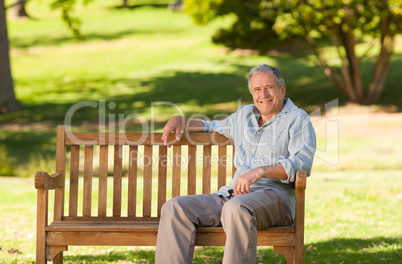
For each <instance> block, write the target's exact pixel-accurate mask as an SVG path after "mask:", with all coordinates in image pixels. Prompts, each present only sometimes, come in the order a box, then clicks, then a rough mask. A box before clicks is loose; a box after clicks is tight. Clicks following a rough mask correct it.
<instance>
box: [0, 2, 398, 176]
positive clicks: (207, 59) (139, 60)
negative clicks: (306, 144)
mask: <svg viewBox="0 0 402 264" xmlns="http://www.w3.org/2000/svg"><path fill="white" fill-rule="evenodd" d="M119 3H120V2H118V1H116V2H112V3H111V2H110V1H107V0H102V1H94V2H93V3H90V4H89V5H87V6H81V5H79V6H77V8H76V14H77V16H79V17H80V18H81V20H82V27H81V29H82V33H83V36H84V37H85V38H84V40H77V39H75V38H73V37H72V34H71V32H69V31H68V29H67V27H66V26H65V25H64V24H63V23H62V21H61V19H60V18H59V13H58V12H56V11H51V10H50V9H49V1H48V0H46V1H31V2H29V3H28V11H29V12H30V14H31V15H32V16H33V17H34V18H35V19H32V20H28V21H25V22H15V21H8V23H9V37H10V47H11V61H12V71H13V77H14V81H15V92H16V95H17V97H18V99H19V100H20V101H21V103H22V104H23V106H24V107H23V109H22V110H21V111H19V112H17V113H12V114H7V115H0V124H1V126H0V129H1V133H0V149H1V150H2V151H1V152H0V158H1V159H2V160H5V161H6V162H4V163H1V164H0V175H7V176H22V177H32V173H33V171H34V170H36V169H33V168H35V167H37V165H38V164H52V162H53V157H54V142H55V126H56V125H57V124H63V123H64V121H65V117H66V114H67V113H68V111H69V109H71V107H72V106H74V105H75V104H77V103H79V102H85V101H90V102H92V103H96V104H97V107H83V108H80V109H78V110H77V111H75V112H74V115H73V117H72V125H73V126H74V129H81V130H96V129H97V124H98V123H99V119H100V118H99V108H100V107H99V106H100V104H101V103H102V102H104V103H105V106H106V109H105V112H104V115H105V117H106V124H108V121H111V120H112V118H115V119H118V116H119V115H124V117H127V116H129V115H130V114H136V115H137V116H138V117H142V119H145V120H147V121H148V125H149V126H148V128H149V129H151V128H155V129H156V130H160V129H161V128H162V126H163V124H164V122H165V121H166V120H167V119H168V118H169V117H170V116H172V115H176V114H179V113H181V112H179V111H178V110H177V109H176V108H174V107H172V106H170V105H166V104H159V105H157V106H155V107H152V106H153V103H154V102H170V103H172V104H175V105H177V106H178V107H179V108H180V111H182V113H183V114H184V115H186V116H188V117H190V116H192V115H194V114H202V115H206V116H207V117H208V118H213V117H214V116H219V115H221V116H222V115H227V114H230V113H232V112H233V111H235V110H236V109H237V107H238V104H239V103H243V104H247V103H251V96H250V94H249V92H248V90H247V88H246V81H245V78H244V76H245V75H246V73H247V72H248V70H249V69H250V67H252V66H254V65H257V64H260V63H268V64H272V65H276V66H278V67H279V68H280V69H281V71H282V72H283V75H284V77H285V80H286V84H287V88H288V89H287V96H288V97H290V98H292V100H293V101H294V102H295V103H296V104H297V105H298V106H300V107H302V108H304V109H305V110H306V111H308V112H311V111H313V110H316V109H317V108H319V107H320V106H321V105H323V104H325V103H327V102H329V101H332V100H333V99H336V98H339V99H340V104H341V105H342V104H344V103H345V100H344V99H343V97H342V95H341V94H340V93H339V92H338V91H337V90H336V89H334V87H333V86H332V84H331V83H330V81H329V80H328V79H327V78H326V77H325V75H324V73H323V72H322V70H321V69H320V68H319V67H318V66H317V65H316V63H315V61H314V59H313V58H312V57H310V56H300V55H299V56H296V57H294V56H290V55H289V54H283V53H279V54H277V55H269V56H255V55H246V56H240V55H233V54H230V53H227V52H225V49H224V48H223V47H221V46H216V45H214V44H212V43H211V40H210V38H211V35H212V34H213V33H214V32H215V30H216V29H217V28H219V27H221V26H225V25H228V23H230V18H224V19H220V20H217V21H215V22H214V23H212V24H209V25H206V26H199V25H195V24H194V23H193V22H192V19H191V18H190V17H189V16H188V15H187V14H185V13H181V12H171V11H169V10H167V8H166V3H168V1H157V2H156V1H145V0H144V1H140V2H138V1H136V2H135V4H136V5H137V6H136V8H130V9H120V8H116V6H117V5H118V4H119ZM150 3H151V4H152V3H157V4H159V5H160V4H162V6H158V5H157V7H155V6H149V5H147V4H150ZM163 4H165V5H163ZM398 43H399V42H398ZM401 56H402V50H401V48H400V45H397V46H396V48H395V56H394V59H393V61H392V65H391V69H390V72H389V78H388V79H387V83H386V89H385V91H384V95H383V97H382V101H381V104H382V105H394V106H397V105H399V103H400V102H399V101H398V100H400V98H402V94H401V91H402V90H401V89H397V87H399V83H398V78H399V71H398V69H399V68H400V67H399V66H400V63H401V61H402V60H401V58H402V57H401ZM370 65H371V66H372V61H371V60H368V61H367V62H366V64H365V65H364V71H363V73H364V74H365V75H370V73H371V69H370V67H371V66H370ZM365 79H367V78H365ZM109 103H114V104H115V108H113V109H110V108H109V107H108V106H109ZM152 111H154V113H155V115H154V117H155V118H154V119H152V116H151V113H152ZM137 121H138V119H137ZM151 122H154V124H152V127H151ZM134 123H135V122H134ZM10 127H11V128H10ZM399 127H400V126H399ZM142 129H143V127H141V126H139V125H138V124H137V125H135V124H134V125H133V123H130V124H129V125H128V126H127V127H126V131H141V130H142ZM324 140H325V139H324ZM343 140H344V141H347V144H341V145H339V146H340V153H343V152H347V148H348V147H349V146H350V145H352V144H357V145H358V146H360V148H358V149H355V150H356V152H359V153H363V154H362V155H363V156H362V157H361V159H362V160H370V161H369V167H367V166H366V165H367V164H364V166H360V165H359V164H360V163H359V164H358V165H356V164H353V165H352V164H349V163H343V164H344V166H336V167H334V166H332V165H331V166H330V169H334V168H338V169H342V170H344V169H350V168H353V169H361V168H380V169H381V168H385V165H384V164H383V163H381V162H378V161H376V160H375V159H374V160H373V158H372V156H370V155H369V154H368V152H366V151H364V150H365V145H367V144H366V143H364V144H359V139H356V138H345V139H343ZM399 144H400V142H390V143H389V145H390V148H391V150H392V151H393V152H398V149H397V146H398V145H399ZM398 153H399V152H398ZM366 154H367V155H369V156H370V157H367V159H366V157H365V156H364V155H366ZM399 161H401V159H400V157H399V156H398V155H397V156H393V162H392V163H391V165H389V164H387V165H386V166H387V167H386V168H393V169H399V168H401V165H400V164H401V163H400V162H399ZM318 164H319V163H318ZM48 166H53V165H48ZM317 169H325V170H326V169H328V166H326V165H325V164H324V165H323V166H321V165H320V166H318V167H317Z"/></svg>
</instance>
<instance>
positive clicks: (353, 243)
mask: <svg viewBox="0 0 402 264" xmlns="http://www.w3.org/2000/svg"><path fill="white" fill-rule="evenodd" d="M223 251H224V248H223V247H197V248H196V251H195V256H194V261H193V263H220V262H219V260H221V259H222V257H223ZM154 259H155V251H154V250H153V249H149V250H144V249H138V250H133V251H120V252H118V251H111V252H109V253H108V254H100V255H80V256H74V255H72V256H71V255H69V256H65V257H64V260H65V263H82V262H83V261H85V262H87V263H115V262H119V261H125V260H127V261H134V262H135V263H154V261H155V260H154ZM401 261H402V251H401V239H392V238H381V237H377V238H370V239H358V238H350V239H347V238H338V239H333V240H329V241H324V242H320V243H312V244H307V245H305V254H304V263H373V264H374V263H375V264H377V263H401ZM257 263H286V261H285V258H284V257H283V256H282V255H280V254H278V253H276V252H273V250H272V248H266V247H260V248H258V251H257Z"/></svg>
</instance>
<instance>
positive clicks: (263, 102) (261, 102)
mask: <svg viewBox="0 0 402 264" xmlns="http://www.w3.org/2000/svg"><path fill="white" fill-rule="evenodd" d="M272 100H274V99H271V100H268V101H260V104H269V103H270V102H272Z"/></svg>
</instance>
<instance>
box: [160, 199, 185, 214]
mask: <svg viewBox="0 0 402 264" xmlns="http://www.w3.org/2000/svg"><path fill="white" fill-rule="evenodd" d="M178 198H179V197H174V198H172V199H170V200H168V201H167V202H166V203H164V204H163V205H162V208H161V215H164V214H166V213H168V214H174V213H175V211H177V209H178V208H181V206H180V201H179V199H178Z"/></svg>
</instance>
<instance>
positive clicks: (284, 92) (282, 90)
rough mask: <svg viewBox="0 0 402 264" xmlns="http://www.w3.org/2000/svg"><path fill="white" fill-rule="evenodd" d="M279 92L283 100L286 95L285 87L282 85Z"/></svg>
mask: <svg viewBox="0 0 402 264" xmlns="http://www.w3.org/2000/svg"><path fill="white" fill-rule="evenodd" d="M281 92H282V95H283V98H285V95H286V85H285V84H283V85H282V88H281Z"/></svg>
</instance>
